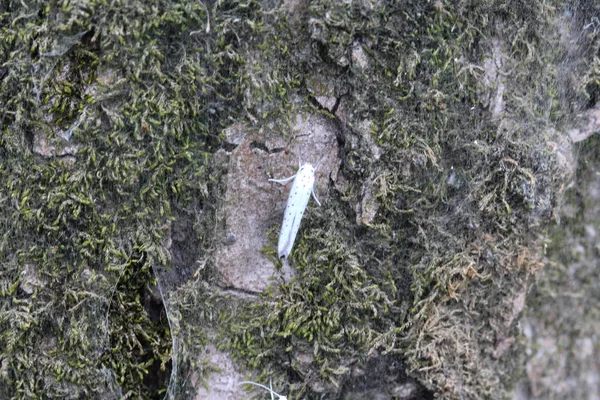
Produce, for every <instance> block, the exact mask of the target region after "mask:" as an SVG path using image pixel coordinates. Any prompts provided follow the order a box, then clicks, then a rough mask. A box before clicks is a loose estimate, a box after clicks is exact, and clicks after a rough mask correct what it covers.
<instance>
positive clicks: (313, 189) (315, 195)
mask: <svg viewBox="0 0 600 400" xmlns="http://www.w3.org/2000/svg"><path fill="white" fill-rule="evenodd" d="M310 192H311V193H312V195H313V198H314V199H315V201H316V202H317V204H318V205H319V207H321V203H319V199H317V194H316V193H315V188H314V187H313V188H312V189H311V190H310Z"/></svg>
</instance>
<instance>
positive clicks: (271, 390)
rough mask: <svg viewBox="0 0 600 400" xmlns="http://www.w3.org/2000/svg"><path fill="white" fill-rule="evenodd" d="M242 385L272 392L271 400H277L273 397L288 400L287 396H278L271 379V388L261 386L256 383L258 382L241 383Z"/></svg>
mask: <svg viewBox="0 0 600 400" xmlns="http://www.w3.org/2000/svg"><path fill="white" fill-rule="evenodd" d="M240 385H254V386H258V387H259V388H263V389H265V390H268V391H269V392H271V400H275V399H274V397H273V395H275V396H277V397H278V398H279V400H287V396H282V395H280V394H277V392H275V391H273V385H272V384H271V379H269V387H266V386H265V385H261V384H260V383H256V382H252V381H244V382H240Z"/></svg>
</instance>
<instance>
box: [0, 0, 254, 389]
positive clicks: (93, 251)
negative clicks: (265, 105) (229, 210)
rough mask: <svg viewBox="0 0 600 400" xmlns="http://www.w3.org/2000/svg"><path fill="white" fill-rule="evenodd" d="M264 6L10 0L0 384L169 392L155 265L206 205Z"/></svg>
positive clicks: (1, 147)
mask: <svg viewBox="0 0 600 400" xmlns="http://www.w3.org/2000/svg"><path fill="white" fill-rule="evenodd" d="M255 8H256V6H255V5H254V4H253V3H252V2H237V1H230V2H219V3H218V4H208V5H204V4H203V3H202V2H198V1H184V2H170V1H160V0H157V1H111V2H99V1H65V2H46V1H23V2H12V1H10V2H7V1H3V2H1V3H0V61H1V62H0V104H1V105H2V110H1V111H0V118H1V120H0V130H1V136H0V155H1V156H0V181H1V182H2V184H1V189H0V190H1V191H0V204H2V214H1V215H2V216H1V217H0V218H2V228H3V232H2V242H1V243H0V250H1V251H0V257H1V263H2V268H1V269H0V294H1V297H0V331H1V332H2V333H1V334H0V365H1V368H0V382H1V383H0V392H1V397H2V398H12V397H15V398H42V397H43V398H59V397H60V398H62V397H65V396H66V397H70V398H83V397H84V398H91V397H98V398H110V397H111V396H113V397H115V398H120V397H121V396H124V397H126V398H129V397H133V398H160V397H161V396H162V395H161V391H162V392H163V394H164V391H165V388H166V382H164V379H161V378H165V377H167V378H168V363H167V361H168V358H169V355H170V349H171V337H170V335H169V330H168V326H167V325H165V319H164V315H163V316H160V315H158V316H156V315H155V316H153V315H151V314H152V311H153V310H151V309H149V308H148V307H146V308H145V307H144V306H145V305H147V304H146V303H147V302H146V298H147V297H151V293H153V291H154V290H155V289H154V288H153V287H154V284H155V282H154V280H155V278H154V276H153V273H152V270H153V267H155V266H157V265H158V266H159V265H165V266H166V265H168V264H169V254H168V250H167V247H168V246H167V245H166V243H165V242H166V238H167V236H168V231H169V227H170V224H171V222H172V221H173V220H174V218H175V216H177V215H190V216H191V219H192V220H193V219H194V218H196V217H197V216H198V215H199V214H200V213H201V212H202V210H203V209H204V208H205V204H206V199H207V198H208V196H209V191H210V190H212V189H211V188H212V186H213V183H212V182H214V179H212V178H211V172H210V168H209V159H210V158H209V157H210V154H211V153H212V152H213V151H214V149H215V148H217V146H218V144H219V141H220V140H219V137H220V132H221V129H222V128H223V126H224V125H225V123H226V121H227V120H228V118H229V117H230V116H231V115H234V114H235V112H236V110H237V109H239V108H240V106H239V103H240V102H239V101H237V96H238V95H239V93H240V88H241V87H242V84H243V82H241V77H240V76H239V74H238V72H237V70H238V69H239V66H240V65H242V60H241V59H240V58H239V57H237V56H236V48H237V47H238V46H245V45H247V44H241V43H240V42H239V41H238V40H237V38H236V35H242V36H244V37H250V36H251V32H252V30H253V27H252V26H251V24H250V23H249V21H251V20H252V18H253V13H254V11H253V10H254V9H255ZM258 22H259V21H257V23H258ZM201 232H202V228H201V224H200V223H199V224H197V225H196V226H195V227H194V232H193V234H194V235H196V236H197V238H198V240H201V237H200V236H201ZM26 271H28V272H27V273H29V274H30V275H31V276H27V275H24V274H25V273H26ZM31 282H35V285H33V286H32V285H31V284H30V283H31ZM24 283H27V284H28V286H25V285H24ZM25 287H27V288H28V289H27V291H25V290H24V289H23V288H25ZM154 311H156V310H154ZM107 313H108V318H107ZM149 376H150V378H153V379H160V380H161V381H160V382H154V383H152V384H148V385H147V384H146V383H147V381H148V378H149Z"/></svg>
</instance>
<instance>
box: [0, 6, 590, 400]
mask: <svg viewBox="0 0 600 400" xmlns="http://www.w3.org/2000/svg"><path fill="white" fill-rule="evenodd" d="M578 6H580V3H579V2H575V3H573V4H571V3H563V2H558V1H554V2H550V3H548V2H543V1H519V2H508V3H507V2H503V1H488V2H468V1H455V2H443V1H439V2H435V3H431V2H426V1H423V2H405V1H397V2H395V1H390V2H384V1H374V0H373V1H367V0H365V1H355V2H332V1H325V0H317V1H312V2H310V5H309V6H307V3H305V2H286V3H285V4H284V6H282V7H281V8H279V9H278V8H277V6H276V5H275V4H270V2H264V4H261V3H259V2H257V1H249V0H248V1H233V0H232V1H204V2H202V1H198V0H194V1H191V0H189V1H188V0H186V1H181V2H171V1H161V0H152V1H114V2H100V1H93V0H89V1H65V2H42V1H38V2H36V1H21V2H19V3H16V2H7V1H4V2H2V3H0V61H1V63H0V104H1V105H2V110H0V115H1V120H0V129H1V131H0V134H1V136H0V183H1V186H0V204H2V208H1V210H0V212H1V213H0V221H1V224H2V227H3V232H2V239H1V241H0V262H1V263H2V264H1V266H2V267H1V268H0V331H1V332H2V333H0V395H2V397H7V398H10V397H15V398H36V397H37V398H41V397H65V396H71V397H73V398H78V397H86V398H89V397H98V398H107V397H110V396H114V397H120V396H129V397H137V398H156V397H158V396H160V395H161V390H162V391H164V390H165V389H164V388H165V386H163V389H159V388H157V387H154V386H151V385H147V378H148V376H149V375H153V374H155V375H153V376H163V377H164V376H165V375H167V372H166V371H167V370H168V366H169V364H168V362H167V360H168V356H169V351H170V344H171V341H170V339H171V338H170V337H169V334H171V335H173V336H174V337H175V339H176V340H175V342H177V343H178V345H177V346H176V347H174V348H175V349H176V351H177V354H174V355H173V356H174V361H176V362H174V364H176V366H177V368H178V369H176V370H175V373H174V377H173V381H172V382H175V383H174V385H175V386H177V388H176V389H173V386H171V389H170V391H169V393H170V394H175V393H176V394H177V395H178V396H179V397H180V398H186V397H191V396H193V393H194V392H193V388H191V387H190V385H191V384H192V383H193V382H191V381H190V380H189V379H188V375H189V374H191V373H192V372H194V371H196V372H197V371H200V372H201V373H202V372H203V368H199V367H198V366H197V365H196V364H195V359H194V358H195V354H196V353H197V351H198V350H199V349H200V348H201V347H202V346H203V345H204V343H205V342H206V340H207V339H208V336H207V333H206V328H208V327H211V328H220V329H221V331H220V335H219V337H218V338H215V337H213V338H211V339H212V340H215V341H218V342H219V344H220V345H221V347H222V348H223V349H228V350H229V351H230V352H231V353H232V354H233V355H234V356H235V357H236V358H237V359H239V360H241V361H243V362H244V363H245V364H246V365H247V366H249V367H252V368H255V369H256V370H257V371H258V372H259V374H260V375H261V376H262V377H264V378H265V379H266V378H267V377H272V378H273V379H274V381H275V382H276V383H277V384H278V387H281V386H282V384H285V385H287V386H288V391H287V392H286V393H289V396H290V398H297V397H300V396H303V395H305V396H307V397H309V398H312V397H314V396H320V394H318V393H319V392H326V393H327V395H328V396H329V397H328V398H338V397H340V396H342V395H343V394H344V392H346V391H349V390H351V381H350V379H349V377H350V373H351V371H352V368H353V367H355V366H361V365H364V364H365V363H366V362H369V360H372V359H373V358H381V359H385V360H390V362H392V361H393V362H394V363H396V364H398V365H402V366H406V367H407V371H408V373H409V374H411V375H412V376H413V377H415V378H416V379H417V380H418V381H419V382H421V383H422V384H423V385H425V386H426V387H427V388H428V389H430V390H431V391H432V392H435V393H438V394H439V395H441V396H447V397H460V398H500V397H502V396H503V395H504V394H505V393H506V392H505V388H506V387H510V386H505V385H507V384H509V383H510V381H511V379H513V378H514V377H515V373H516V372H518V371H519V367H518V365H519V362H520V359H519V357H518V356H517V355H516V353H517V351H516V350H513V351H512V352H511V351H509V352H508V353H502V354H501V352H497V354H496V355H494V354H493V353H494V350H495V349H497V347H498V346H497V345H498V344H499V343H501V342H502V341H503V340H504V339H506V338H509V337H512V336H513V335H514V330H515V324H514V318H515V316H514V315H512V312H513V310H514V301H513V300H514V299H515V298H519V296H520V295H521V294H523V293H526V291H527V289H528V287H529V280H530V277H531V275H532V273H533V272H534V271H535V270H537V269H538V268H539V267H540V264H539V262H538V252H539V251H540V249H541V248H542V245H543V243H544V240H545V238H546V229H547V227H548V225H549V224H551V223H553V218H552V216H553V215H552V212H553V207H554V204H555V202H556V196H557V194H558V193H559V188H560V186H561V184H562V183H563V178H564V173H563V171H561V170H560V169H559V168H558V165H557V163H556V160H555V156H554V153H553V152H552V149H551V146H548V141H549V140H552V139H554V138H553V137H551V136H550V134H546V133H545V132H548V130H547V128H548V127H549V126H551V125H552V124H555V123H556V122H557V121H559V120H561V119H562V118H565V117H568V116H570V115H571V114H572V113H573V112H576V111H579V108H578V107H579V105H582V104H585V101H587V99H586V98H585V95H586V93H587V92H586V91H585V90H584V89H586V87H585V85H583V86H581V87H580V88H581V89H582V90H581V92H580V95H579V97H575V98H574V101H573V103H571V104H574V105H575V107H574V108H569V107H568V106H566V105H564V104H562V103H561V101H560V100H562V98H561V96H562V95H563V90H562V89H564V90H565V91H568V90H569V89H570V86H569V85H570V83H569V81H567V82H563V81H562V80H559V79H558V78H559V77H558V76H557V73H558V71H559V70H558V68H557V63H558V62H559V61H560V54H561V43H560V38H559V32H558V30H557V29H556V22H557V20H558V19H559V16H560V15H561V13H563V12H565V11H568V10H569V9H570V7H578ZM263 7H264V8H263ZM294 7H295V11H296V13H295V14H294V15H293V16H290V15H289V14H288V13H289V10H290V8H292V9H293V8H294ZM591 16H592V14H590V16H589V17H581V20H580V21H578V24H580V26H584V25H585V22H586V18H591ZM492 39H498V40H499V41H500V42H501V43H502V59H503V62H504V63H505V66H506V69H507V70H510V71H512V74H511V75H510V76H509V77H507V78H506V81H505V85H506V88H507V93H509V94H507V95H506V96H504V97H505V98H504V109H503V113H502V116H501V117H499V118H492V116H491V113H490V111H489V110H488V109H487V108H486V106H485V104H484V103H485V102H484V101H483V100H482V98H483V97H485V91H486V90H485V88H482V82H483V77H484V71H483V70H482V68H481V65H482V64H483V62H484V59H485V58H489V57H491V53H492V49H491V47H492V44H491V41H492ZM586 40H589V41H590V43H592V42H594V41H595V40H596V39H595V37H591V36H588V37H587V39H586ZM590 48H593V45H590ZM353 49H361V51H362V52H363V54H365V56H366V58H367V61H366V63H364V65H362V64H361V63H360V62H359V61H358V60H355V59H354V58H353V56H354V55H355V54H354V53H353ZM584 64H585V63H584ZM585 69H586V66H585V65H583V66H580V67H579V68H575V69H574V70H573V71H572V72H573V74H574V76H575V75H576V74H578V73H581V74H582V75H585V76H586V79H588V82H593V81H594V73H593V69H590V71H587V70H585ZM586 74H587V75H586ZM314 82H317V84H316V85H315V83H314ZM323 82H326V83H327V84H328V85H331V86H332V91H333V93H334V96H336V97H338V98H340V99H341V100H340V110H342V109H343V110H344V111H343V112H342V111H340V110H338V111H339V112H338V113H336V116H334V115H332V113H331V111H332V110H325V109H322V108H318V107H315V106H313V104H315V101H314V97H313V96H314V95H315V94H318V93H315V91H318V89H316V90H315V87H316V86H317V87H318V86H319V85H318V83H323ZM587 89H589V88H587ZM592 89H593V88H592ZM588 92H591V93H592V96H593V93H594V92H593V90H591V91H588ZM298 98H304V99H306V100H307V101H306V102H301V103H300V104H299V103H298V102H297V100H295V99H298ZM292 111H294V112H296V111H300V112H322V113H325V114H327V115H331V116H332V118H337V121H338V122H339V127H340V129H339V143H340V145H341V147H342V149H343V157H344V164H343V165H344V166H343V171H342V172H343V174H344V176H345V177H346V178H347V180H348V182H349V183H348V185H347V187H346V188H344V189H341V190H339V191H338V192H337V193H338V197H337V198H336V199H335V200H332V201H330V202H329V204H327V205H326V206H325V207H323V208H322V209H319V210H311V211H309V213H308V215H307V216H306V220H305V221H304V222H303V226H302V228H301V235H300V236H302V237H301V238H299V240H298V242H297V244H296V247H295V249H294V252H293V257H292V259H291V264H292V266H294V267H295V268H296V270H297V272H298V276H297V277H296V278H295V279H294V280H292V281H291V282H288V283H286V284H283V285H274V286H273V287H271V288H270V289H269V290H268V291H267V292H266V293H265V294H264V295H263V297H262V299H261V301H259V302H256V303H253V304H247V303H241V302H237V301H235V300H231V299H226V298H222V297H219V296H216V295H215V294H214V292H215V286H214V285H213V278H214V276H215V271H214V270H213V269H212V268H211V266H212V262H211V258H210V257H211V254H212V252H211V250H212V248H213V245H214V243H215V242H216V241H217V240H218V232H219V230H218V229H215V226H217V227H218V223H219V221H218V218H217V217H218V205H219V201H218V200H219V195H220V194H221V193H222V185H221V184H222V180H223V176H224V174H225V171H224V170H223V169H221V168H217V167H215V165H214V164H213V163H211V156H212V154H214V152H215V151H217V150H218V149H219V148H220V147H221V140H220V133H221V131H222V130H223V129H224V128H225V127H227V126H228V125H230V124H233V123H236V122H239V121H246V122H248V124H249V125H251V124H255V125H256V126H257V131H260V130H261V129H263V128H264V127H266V126H268V124H271V123H273V125H272V126H281V127H282V128H285V127H286V126H287V123H288V122H289V120H290V117H291V113H292ZM365 122H367V123H368V125H369V126H370V132H369V133H368V135H369V140H367V139H366V138H364V137H362V136H361V135H360V134H359V131H358V129H357V127H358V126H359V125H361V124H364V123H365ZM283 130H284V129H282V131H283ZM373 141H374V142H375V143H376V145H377V146H378V147H379V149H380V150H381V154H380V156H378V157H375V156H374V154H373V151H372V149H373V148H372V146H370V145H369V143H371V142H373ZM364 185H370V187H371V188H372V189H373V191H374V193H376V199H377V204H378V212H377V214H376V215H375V220H374V221H373V222H372V223H371V224H369V225H367V226H360V227H358V226H356V224H355V215H354V208H353V205H354V203H356V202H358V201H360V198H361V195H362V194H361V193H362V190H363V189H362V188H363V187H364ZM181 220H186V221H192V222H191V223H190V225H189V231H190V232H189V233H188V234H189V235H190V237H191V239H190V243H194V245H195V246H197V247H198V248H200V249H201V250H196V253H197V254H196V253H195V254H196V255H197V258H198V259H202V260H201V261H202V262H201V263H199V264H197V265H198V266H205V267H204V268H198V272H197V273H196V274H193V271H194V270H195V269H196V268H195V266H196V264H193V262H192V263H191V264H193V265H189V264H190V263H188V265H187V268H188V269H189V270H186V271H182V272H181V275H182V278H181V279H180V281H179V282H175V281H176V280H173V281H172V282H169V284H168V285H166V287H163V289H165V291H163V293H162V294H163V295H165V301H166V302H167V303H168V304H169V307H170V308H171V318H172V320H171V322H173V321H175V320H177V322H178V323H177V324H175V325H176V328H177V329H174V330H173V331H170V330H169V329H168V327H167V324H166V322H165V320H164V316H163V317H161V316H158V317H156V316H153V315H152V310H151V309H148V308H147V307H146V308H144V307H143V305H144V301H145V298H146V297H147V296H150V297H152V295H151V294H152V293H154V290H155V289H153V284H154V280H155V277H154V276H153V274H152V271H153V270H154V271H156V270H157V268H158V267H160V266H168V265H169V264H170V255H169V250H172V249H171V245H170V243H169V234H170V231H171V230H172V229H174V228H173V227H174V226H177V224H178V221H181ZM214 232H217V234H215V233H214ZM272 250H273V249H266V251H267V252H269V251H272ZM188 261H189V260H188ZM165 276H166V275H165ZM192 277H193V279H190V278H192ZM182 283H183V284H182ZM32 288H33V289H32ZM167 293H169V296H168V298H167V297H166V295H167ZM107 313H109V314H108V315H109V318H108V323H107V320H106V315H107ZM161 318H162V319H161ZM512 349H515V346H513V347H512ZM382 354H383V355H382ZM149 369H151V371H149ZM204 370H205V371H209V370H210V368H205V369H204ZM200 375H201V374H200ZM367 378H368V379H366V380H367V381H368V382H370V385H372V386H379V387H381V391H382V392H387V391H391V390H392V389H393V386H389V387H388V386H386V385H387V383H386V382H385V380H384V379H382V378H380V377H378V376H375V375H371V376H369V374H368V372H367Z"/></svg>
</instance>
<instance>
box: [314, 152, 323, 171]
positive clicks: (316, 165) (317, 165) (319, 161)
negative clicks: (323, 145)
mask: <svg viewBox="0 0 600 400" xmlns="http://www.w3.org/2000/svg"><path fill="white" fill-rule="evenodd" d="M324 157H325V154H322V153H321V157H319V160H318V161H317V164H315V171H316V170H317V168H319V164H321V161H323V158H324Z"/></svg>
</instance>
